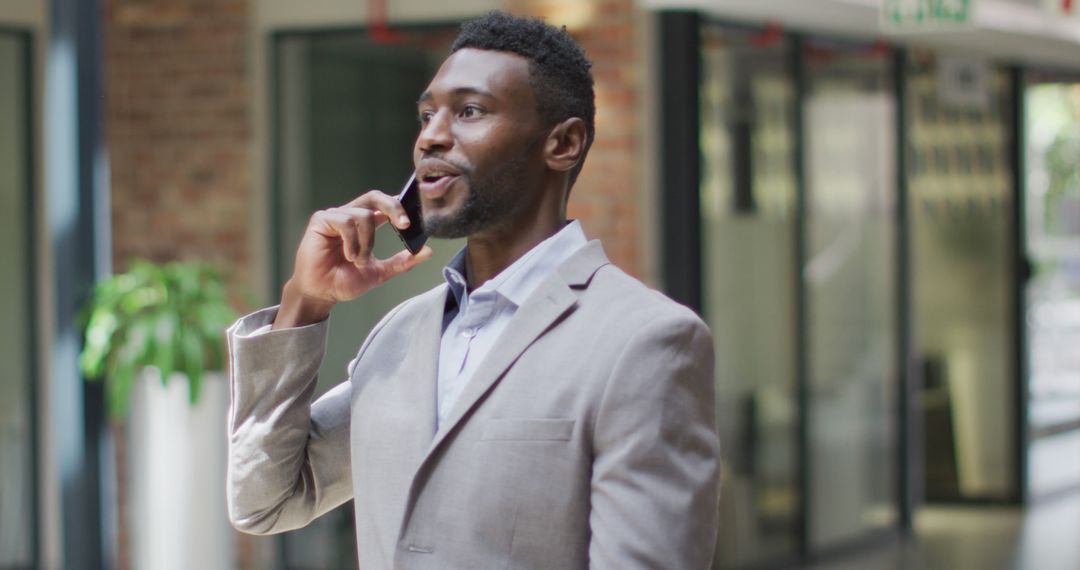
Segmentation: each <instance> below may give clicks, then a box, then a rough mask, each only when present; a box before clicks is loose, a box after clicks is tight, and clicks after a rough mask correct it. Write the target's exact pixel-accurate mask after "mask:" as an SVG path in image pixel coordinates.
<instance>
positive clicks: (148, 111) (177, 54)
mask: <svg viewBox="0 0 1080 570" xmlns="http://www.w3.org/2000/svg"><path fill="white" fill-rule="evenodd" d="M249 9H250V7H249V4H248V2H247V0H105V1H104V2H103V21H102V26H103V30H102V31H103V34H102V35H103V38H104V45H103V49H104V74H105V78H104V79H105V86H104V90H105V116H104V123H105V136H106V144H107V145H108V149H109V162H110V170H111V178H112V228H113V234H112V238H113V259H114V260H115V269H116V270H117V271H120V270H123V269H124V268H125V267H126V265H127V262H128V261H129V260H130V259H132V258H136V257H139V258H147V259H151V260H154V261H172V260H203V261H210V262H213V263H215V264H217V265H219V266H220V267H222V268H224V269H226V270H227V272H228V275H229V278H230V281H231V282H232V283H233V284H234V285H235V286H236V287H235V290H236V291H237V292H240V291H245V290H250V285H251V283H252V282H253V281H252V279H253V277H254V276H253V268H252V267H251V266H250V263H251V253H250V251H249V245H248V244H249V240H250V236H249V234H250V232H251V231H252V230H251V228H250V221H249V220H250V218H249V214H248V212H247V204H249V203H250V201H251V200H250V192H251V182H250V180H251V175H250V171H251V161H250V159H249V153H250V152H251V147H252V144H253V142H254V141H253V140H252V137H251V126H250V125H249V122H250V121H249V118H248V117H249V115H248V113H249V108H250V107H249V106H250V104H251V101H250V97H251V86H250V85H249V70H248V69H247V61H246V49H247V34H248V27H249V19H250V15H249ZM240 297H242V295H240V294H239V293H238V294H237V298H240ZM118 429H119V428H118ZM115 443H116V444H117V455H118V461H119V462H120V463H119V465H120V466H121V467H120V468H119V469H118V470H117V473H118V475H119V477H120V479H119V481H118V488H119V489H121V494H120V497H119V499H120V502H121V505H120V506H119V509H118V514H119V520H118V527H119V528H118V531H119V535H118V537H117V538H118V544H117V548H118V560H117V568H120V569H125V568H129V567H130V566H131V563H130V551H129V541H128V536H129V535H128V533H129V531H130V529H129V528H128V524H129V523H128V521H127V517H126V511H127V508H126V507H127V506H126V505H124V504H123V503H125V502H126V500H127V499H126V496H127V494H126V492H125V491H123V489H126V488H127V484H126V482H125V481H124V470H123V468H122V465H123V461H124V459H123V457H124V455H125V454H124V451H125V450H124V445H123V443H124V438H123V437H120V436H117V437H116V439H115ZM248 546H250V540H241V541H240V542H239V543H238V552H237V554H238V560H237V563H238V565H239V566H240V567H251V565H250V564H248V563H246V562H245V560H246V559H248V558H250V556H249V552H248V550H249V548H247V547H248Z"/></svg>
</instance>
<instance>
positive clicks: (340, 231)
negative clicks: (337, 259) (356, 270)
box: [317, 208, 362, 263]
mask: <svg viewBox="0 0 1080 570" xmlns="http://www.w3.org/2000/svg"><path fill="white" fill-rule="evenodd" d="M317 215H318V216H319V218H320V221H321V222H322V223H323V225H324V226H325V227H326V228H328V229H329V230H330V232H331V234H332V235H330V236H328V237H337V238H338V239H340V240H341V251H342V254H343V255H344V256H345V259H347V260H349V262H350V263H356V262H357V261H358V260H359V259H362V252H361V246H360V230H359V229H358V227H357V221H356V219H355V217H353V216H351V215H349V214H347V213H345V212H342V211H340V209H338V208H335V209H332V210H324V211H322V212H319V214H317Z"/></svg>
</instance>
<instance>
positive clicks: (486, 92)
mask: <svg viewBox="0 0 1080 570" xmlns="http://www.w3.org/2000/svg"><path fill="white" fill-rule="evenodd" d="M418 112H419V118H420V134H419V135H418V136H417V139H416V145H415V146H414V148H413V160H414V162H415V164H416V170H417V172H416V173H417V178H419V180H420V199H421V204H422V205H423V211H424V229H425V231H427V233H428V235H430V236H433V237H440V238H458V237H466V236H469V235H473V234H477V233H480V232H485V231H490V230H498V229H505V228H506V227H507V226H509V225H512V224H513V223H514V221H515V220H519V219H520V216H522V215H523V214H524V213H527V212H528V210H529V207H530V205H532V204H534V202H535V195H536V194H537V193H536V192H535V191H534V187H536V186H538V183H539V180H540V178H541V176H542V174H543V172H544V161H543V156H542V150H543V145H542V142H543V139H544V137H543V135H544V133H543V132H542V131H541V128H540V126H541V125H540V120H539V117H538V115H537V112H536V100H535V98H534V95H533V91H532V87H531V85H530V84H529V63H528V60H526V59H525V58H523V57H521V56H518V55H516V54H511V53H507V52H498V51H486V50H477V49H463V50H460V51H457V52H455V53H454V54H453V55H451V56H450V57H449V58H447V60H446V61H445V62H444V63H443V65H442V67H440V68H439V72H438V73H437V74H436V75H435V77H434V79H432V80H431V83H430V84H429V85H428V88H427V90H426V91H424V93H423V95H421V97H420V101H419V102H418Z"/></svg>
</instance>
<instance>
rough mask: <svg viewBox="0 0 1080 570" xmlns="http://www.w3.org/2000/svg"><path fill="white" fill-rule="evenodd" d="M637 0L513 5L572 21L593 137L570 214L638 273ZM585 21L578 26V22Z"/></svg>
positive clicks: (539, 0) (511, 2) (533, 0)
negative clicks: (588, 80) (590, 89)
mask: <svg viewBox="0 0 1080 570" xmlns="http://www.w3.org/2000/svg"><path fill="white" fill-rule="evenodd" d="M633 6H634V3H633V1H632V0H508V1H507V3H506V9H507V10H508V11H511V12H513V13H515V14H527V15H532V16H537V17H541V18H544V19H545V20H547V21H548V22H550V23H553V24H564V23H565V24H567V25H568V29H570V32H571V34H572V35H573V36H574V37H575V38H576V39H577V40H578V42H580V43H581V45H582V47H584V48H585V52H586V54H587V55H588V57H589V59H590V60H592V62H593V78H594V80H595V81H596V109H597V112H596V140H595V141H594V142H593V146H592V148H591V149H590V150H589V156H588V158H587V159H586V161H585V167H584V169H582V171H581V176H580V177H579V178H578V181H577V184H575V185H574V190H573V191H572V192H571V194H570V203H569V211H568V215H569V216H570V217H572V218H578V219H580V220H581V223H582V225H583V226H584V227H585V232H586V234H588V236H589V237H590V238H596V239H600V240H601V241H603V243H604V249H605V250H606V251H607V254H608V257H610V258H611V260H612V261H613V262H614V263H615V264H616V265H618V266H619V267H622V268H623V269H624V270H626V271H627V272H629V273H630V274H632V275H638V276H640V275H641V272H642V270H643V268H642V267H640V255H639V253H640V252H639V251H638V237H639V236H638V228H637V227H636V222H637V220H638V214H639V212H638V186H639V185H640V184H642V181H640V180H638V174H639V173H640V172H641V170H640V168H639V166H638V164H637V160H638V140H637V135H636V133H637V130H638V128H639V123H638V121H639V118H638V112H639V108H638V105H639V100H638V98H639V93H638V86H637V85H638V83H637V74H638V73H639V70H640V67H641V65H640V62H639V61H637V59H636V58H637V52H636V49H635V45H634V41H635V37H636V35H635V33H636V31H635V26H636V25H637V20H636V19H637V16H636V12H635V11H634V8H633ZM575 24H580V25H575Z"/></svg>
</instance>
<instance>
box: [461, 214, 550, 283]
mask: <svg viewBox="0 0 1080 570" xmlns="http://www.w3.org/2000/svg"><path fill="white" fill-rule="evenodd" d="M565 225H566V216H565V214H562V213H560V215H553V216H537V217H536V218H534V219H533V220H532V223H526V224H525V225H521V224H517V225H514V226H512V227H508V228H506V229H504V230H503V231H491V232H484V233H480V234H475V235H471V236H469V240H468V247H467V248H466V250H465V272H466V278H467V279H468V281H469V290H472V289H475V288H476V287H479V286H480V285H481V284H483V283H484V282H486V281H488V280H489V279H491V278H492V277H495V276H496V275H498V274H499V273H501V272H502V271H503V270H504V269H506V268H507V267H509V266H510V265H511V264H513V263H514V262H515V261H517V260H518V259H520V258H521V256H523V255H525V254H526V253H528V251H529V250H530V249H532V248H534V247H536V245H537V244H539V243H540V242H542V241H544V240H545V239H547V238H549V237H551V236H553V235H555V234H556V233H558V231H559V230H561V229H562V228H563V226H565Z"/></svg>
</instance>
